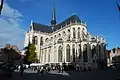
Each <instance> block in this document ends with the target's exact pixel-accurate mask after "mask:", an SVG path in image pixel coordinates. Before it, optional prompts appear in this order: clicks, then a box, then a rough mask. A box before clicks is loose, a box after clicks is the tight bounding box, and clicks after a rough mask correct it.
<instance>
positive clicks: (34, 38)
mask: <svg viewBox="0 0 120 80" xmlns="http://www.w3.org/2000/svg"><path fill="white" fill-rule="evenodd" d="M37 42H38V38H37V36H34V37H33V44H35V45H37Z"/></svg>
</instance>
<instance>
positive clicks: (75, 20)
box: [56, 15, 81, 30]
mask: <svg viewBox="0 0 120 80" xmlns="http://www.w3.org/2000/svg"><path fill="white" fill-rule="evenodd" d="M70 22H71V23H75V22H78V23H80V22H81V20H80V19H79V17H78V16H77V15H72V16H70V17H69V18H67V19H66V20H64V21H62V22H61V23H59V24H57V25H56V30H58V29H60V28H63V27H65V25H67V24H70Z"/></svg>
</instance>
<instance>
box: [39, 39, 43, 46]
mask: <svg viewBox="0 0 120 80" xmlns="http://www.w3.org/2000/svg"><path fill="white" fill-rule="evenodd" d="M40 45H43V37H41V38H40Z"/></svg>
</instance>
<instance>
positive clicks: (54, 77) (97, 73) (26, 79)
mask: <svg viewBox="0 0 120 80" xmlns="http://www.w3.org/2000/svg"><path fill="white" fill-rule="evenodd" d="M66 72H67V73H68V74H69V75H68V76H66V75H60V74H37V73H24V75H23V76H20V73H19V72H15V73H14V74H13V77H12V78H7V77H5V76H0V80H117V79H120V74H119V73H120V71H118V70H113V69H105V70H93V71H90V72H89V71H88V72H78V71H66Z"/></svg>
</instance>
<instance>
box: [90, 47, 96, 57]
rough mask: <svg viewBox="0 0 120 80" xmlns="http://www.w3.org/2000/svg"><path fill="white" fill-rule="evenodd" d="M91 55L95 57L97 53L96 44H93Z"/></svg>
mask: <svg viewBox="0 0 120 80" xmlns="http://www.w3.org/2000/svg"><path fill="white" fill-rule="evenodd" d="M91 53H92V54H91V57H92V58H93V56H94V55H95V53H96V47H95V45H93V46H92V51H91Z"/></svg>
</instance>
